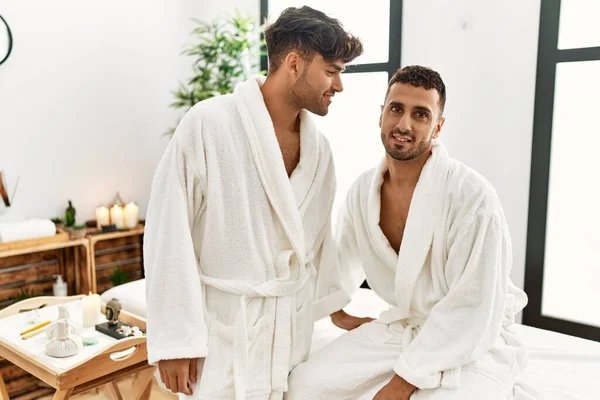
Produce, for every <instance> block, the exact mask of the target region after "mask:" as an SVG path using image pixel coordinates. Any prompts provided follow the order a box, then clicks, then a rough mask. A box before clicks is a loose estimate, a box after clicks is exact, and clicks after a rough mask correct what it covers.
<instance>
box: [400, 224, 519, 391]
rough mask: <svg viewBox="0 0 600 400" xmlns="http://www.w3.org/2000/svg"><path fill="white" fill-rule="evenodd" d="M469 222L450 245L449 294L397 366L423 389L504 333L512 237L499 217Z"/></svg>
mask: <svg viewBox="0 0 600 400" xmlns="http://www.w3.org/2000/svg"><path fill="white" fill-rule="evenodd" d="M471 221H472V222H470V223H469V224H468V225H466V226H465V225H463V226H462V227H460V228H459V229H457V231H456V232H457V233H456V235H455V237H454V238H453V239H452V238H451V239H450V242H449V243H448V246H447V251H448V258H447V263H446V266H445V275H446V281H447V282H448V287H449V289H448V293H447V295H446V296H445V297H444V298H443V299H442V300H441V301H440V302H439V303H437V304H436V305H435V306H434V307H433V308H432V310H431V313H430V315H429V316H428V317H427V320H426V322H425V323H424V324H423V326H422V327H421V330H420V331H419V333H418V334H417V336H416V337H415V338H414V340H413V341H412V342H410V344H409V345H408V346H407V347H406V348H405V350H404V352H403V353H402V355H401V356H400V357H399V359H398V362H397V363H396V365H395V366H394V371H395V372H396V374H398V375H399V376H400V377H402V378H404V379H405V380H406V381H408V382H410V383H412V384H413V385H415V386H416V387H417V388H420V389H433V388H437V387H439V386H445V385H444V381H445V379H443V378H446V376H445V375H446V374H448V377H449V376H450V375H451V373H457V370H456V369H457V368H460V367H461V366H463V365H465V364H467V363H469V362H471V361H473V360H475V359H476V358H478V357H480V356H481V355H482V354H483V353H485V352H486V351H487V350H489V349H490V348H491V347H492V345H493V343H494V341H495V340H496V339H497V338H498V336H499V333H500V329H501V324H502V318H503V315H504V310H505V306H506V298H507V291H508V279H509V271H510V265H511V262H512V255H511V244H510V237H509V235H508V230H507V228H506V227H505V223H504V220H503V218H502V217H501V216H497V215H491V216H490V215H481V216H477V217H475V219H474V220H473V219H472V220H471ZM442 372H444V376H443V374H442ZM458 372H460V370H458Z"/></svg>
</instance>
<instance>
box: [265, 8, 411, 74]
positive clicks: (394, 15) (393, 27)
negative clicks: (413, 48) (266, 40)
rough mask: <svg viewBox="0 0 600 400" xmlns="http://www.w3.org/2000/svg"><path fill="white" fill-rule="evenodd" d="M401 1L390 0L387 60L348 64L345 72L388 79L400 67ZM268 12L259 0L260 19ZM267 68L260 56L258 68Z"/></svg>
mask: <svg viewBox="0 0 600 400" xmlns="http://www.w3.org/2000/svg"><path fill="white" fill-rule="evenodd" d="M402 1H403V0H390V20H389V37H390V38H389V43H388V60H387V62H382V63H369V64H360V63H357V64H349V65H348V67H347V69H346V71H344V73H345V74H352V73H364V72H387V73H388V80H389V79H391V78H392V76H393V75H394V73H395V72H396V71H397V70H398V68H400V65H401V64H400V60H401V49H402ZM268 14H269V0H260V20H261V21H266V19H267V16H268ZM267 68H268V63H267V56H266V55H263V56H261V60H260V69H261V70H262V71H266V70H267Z"/></svg>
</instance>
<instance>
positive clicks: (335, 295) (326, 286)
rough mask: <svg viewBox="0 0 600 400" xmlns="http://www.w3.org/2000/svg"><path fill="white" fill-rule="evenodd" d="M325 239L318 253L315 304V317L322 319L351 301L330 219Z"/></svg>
mask: <svg viewBox="0 0 600 400" xmlns="http://www.w3.org/2000/svg"><path fill="white" fill-rule="evenodd" d="M322 236H323V240H322V241H321V245H320V247H319V249H318V251H317V253H316V257H315V265H317V271H318V273H317V287H316V301H315V303H314V304H313V315H314V319H315V320H317V319H320V318H323V317H325V316H328V315H331V314H333V313H334V312H336V311H339V310H341V309H342V308H344V307H346V305H348V303H350V294H349V292H348V290H347V287H346V286H345V285H344V282H343V276H342V274H341V271H340V264H339V262H338V259H337V254H336V248H335V243H334V240H333V235H332V231H331V221H328V222H327V224H326V226H325V228H324V232H323V235H322Z"/></svg>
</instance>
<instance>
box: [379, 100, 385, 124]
mask: <svg viewBox="0 0 600 400" xmlns="http://www.w3.org/2000/svg"><path fill="white" fill-rule="evenodd" d="M384 108H385V105H381V106H380V107H379V109H380V110H381V113H380V114H379V127H380V128H381V125H382V124H383V109H384Z"/></svg>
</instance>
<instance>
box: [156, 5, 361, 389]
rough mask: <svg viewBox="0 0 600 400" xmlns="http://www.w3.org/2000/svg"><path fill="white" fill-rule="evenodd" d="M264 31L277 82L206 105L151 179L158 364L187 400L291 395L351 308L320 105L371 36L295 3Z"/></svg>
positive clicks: (253, 82)
mask: <svg viewBox="0 0 600 400" xmlns="http://www.w3.org/2000/svg"><path fill="white" fill-rule="evenodd" d="M265 39H266V43H267V50H268V54H269V62H270V68H269V73H268V76H267V77H266V79H265V78H264V77H261V76H256V77H253V78H252V79H250V80H249V81H247V82H244V83H241V84H239V85H238V86H237V87H236V89H235V91H234V93H233V94H230V95H224V96H220V97H216V98H213V99H210V100H206V101H203V102H201V103H199V104H197V105H195V106H194V107H193V108H192V109H191V110H190V111H189V112H188V113H187V114H186V115H185V117H184V118H183V119H182V121H181V123H180V124H179V126H178V127H177V130H176V132H175V135H174V137H173V139H172V140H171V142H170V144H169V146H168V148H167V150H166V152H165V155H164V156H163V158H162V160H161V161H160V163H159V166H158V169H157V171H156V174H155V177H154V181H153V184H152V193H151V197H150V203H149V206H148V215H147V218H146V233H145V242H144V266H145V272H146V298H147V319H148V361H149V362H150V363H152V364H158V368H159V371H160V376H161V379H162V381H163V382H164V383H165V385H166V386H167V388H169V389H170V390H171V391H173V392H179V393H182V396H180V397H183V398H188V397H186V396H190V397H189V398H194V399H211V400H218V399H234V398H235V399H237V400H240V399H247V398H249V399H279V398H282V396H283V393H284V392H285V391H286V390H287V378H288V374H289V371H290V369H291V368H292V367H293V366H295V365H297V364H299V363H300V362H302V361H303V360H305V359H306V357H307V353H308V349H309V347H310V341H311V335H312V326H313V318H318V317H321V316H326V315H330V314H331V313H332V312H334V311H337V310H340V309H341V308H342V307H344V306H345V305H346V304H347V303H348V302H349V297H348V294H347V292H346V291H344V290H343V289H342V287H341V285H340V284H339V282H340V279H341V278H340V276H339V271H338V267H337V265H338V264H337V258H336V255H335V248H334V244H333V240H332V235H331V209H332V203H333V199H334V194H335V177H334V168H333V162H332V159H331V151H330V148H329V144H328V143H327V140H326V139H325V137H324V136H323V135H321V134H320V133H319V132H318V131H317V130H316V128H315V125H314V122H313V120H312V117H311V114H310V113H314V114H318V115H326V114H327V111H328V108H329V105H330V104H331V102H332V99H333V97H334V95H335V94H337V93H339V92H341V91H342V90H343V86H342V82H341V78H340V73H341V72H342V71H343V70H344V69H345V64H346V63H348V62H350V61H351V60H353V59H354V58H356V57H357V56H359V55H360V54H361V53H362V44H361V42H360V40H359V39H357V38H356V37H353V36H352V35H350V34H348V33H347V32H345V31H344V29H343V28H342V26H341V24H340V23H339V21H337V20H335V19H332V18H330V17H328V16H326V15H325V14H323V13H322V12H320V11H317V10H314V9H311V8H309V7H302V8H299V9H298V8H289V9H287V10H285V11H284V12H283V13H282V14H281V16H280V17H279V19H278V20H277V21H276V22H275V23H274V24H272V25H271V26H270V27H268V29H267V30H266V32H265ZM362 321H363V320H362V319H360V318H353V317H345V318H344V319H343V323H344V324H347V325H349V326H352V324H354V325H358V324H360V323H361V322H362Z"/></svg>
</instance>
